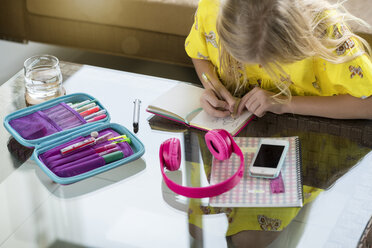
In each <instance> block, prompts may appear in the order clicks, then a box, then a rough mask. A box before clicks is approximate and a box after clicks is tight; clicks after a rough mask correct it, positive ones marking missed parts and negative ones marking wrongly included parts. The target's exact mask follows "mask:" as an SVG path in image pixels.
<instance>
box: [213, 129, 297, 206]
mask: <svg viewBox="0 0 372 248" xmlns="http://www.w3.org/2000/svg"><path fill="white" fill-rule="evenodd" d="M278 139H287V140H288V141H289V149H288V153H287V156H286V158H285V161H284V164H283V167H282V170H281V174H282V178H283V183H284V189H285V192H284V193H277V194H276V193H272V192H271V190H270V179H265V178H255V177H250V176H249V173H248V166H249V164H250V163H251V161H252V159H253V156H254V153H255V151H256V149H257V147H258V143H259V141H260V138H256V137H238V138H234V140H235V142H236V143H237V145H238V146H239V147H240V149H241V150H242V152H243V154H244V159H245V165H246V167H245V173H244V176H243V178H242V179H241V181H240V182H239V184H238V185H237V186H235V187H234V188H233V189H232V190H230V191H228V192H226V193H224V194H222V195H219V196H216V197H211V198H210V200H209V204H210V205H211V206H214V207H302V205H303V191H302V166H301V152H300V149H301V147H300V142H299V138H298V137H297V136H295V137H281V138H278ZM239 165H240V159H239V156H237V155H236V154H233V155H232V156H231V157H230V159H228V160H224V161H219V160H217V159H215V158H214V159H213V162H212V171H211V184H216V183H218V182H221V181H224V180H226V179H228V178H229V177H231V176H232V175H233V174H234V173H235V172H236V171H237V169H238V167H239Z"/></svg>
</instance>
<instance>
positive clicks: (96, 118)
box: [87, 114, 107, 122]
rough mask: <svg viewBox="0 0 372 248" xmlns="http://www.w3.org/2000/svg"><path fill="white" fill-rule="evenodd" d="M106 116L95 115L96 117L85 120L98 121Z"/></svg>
mask: <svg viewBox="0 0 372 248" xmlns="http://www.w3.org/2000/svg"><path fill="white" fill-rule="evenodd" d="M106 117H107V116H106V115H105V114H103V115H99V116H96V117H93V118H91V119H89V120H87V122H93V121H99V120H102V119H105V118H106Z"/></svg>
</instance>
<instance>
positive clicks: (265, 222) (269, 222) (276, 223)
mask: <svg viewBox="0 0 372 248" xmlns="http://www.w3.org/2000/svg"><path fill="white" fill-rule="evenodd" d="M257 220H258V223H259V224H260V227H261V229H262V230H264V231H278V230H279V228H280V226H281V225H282V221H281V220H279V219H272V218H269V217H267V216H265V215H257Z"/></svg>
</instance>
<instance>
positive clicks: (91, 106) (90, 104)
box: [74, 102, 96, 113]
mask: <svg viewBox="0 0 372 248" xmlns="http://www.w3.org/2000/svg"><path fill="white" fill-rule="evenodd" d="M94 106H96V104H95V103H94V102H92V103H89V104H87V105H84V106H83V107H80V108H74V109H75V110H76V112H79V113H81V112H83V111H85V110H88V109H90V108H93V107H94Z"/></svg>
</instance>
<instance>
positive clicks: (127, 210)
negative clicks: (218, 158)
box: [0, 66, 372, 248]
mask: <svg viewBox="0 0 372 248" xmlns="http://www.w3.org/2000/svg"><path fill="white" fill-rule="evenodd" d="M79 68H80V69H79ZM76 69H79V70H78V71H77V72H76V73H72V75H71V76H70V77H69V78H68V79H67V80H66V81H65V82H64V86H65V88H66V90H67V93H76V92H85V93H88V94H90V95H92V96H94V97H96V98H97V99H99V100H100V101H101V102H102V104H103V105H104V106H105V107H106V108H107V109H108V111H109V113H110V115H111V122H114V123H119V124H121V125H124V126H126V127H127V128H129V129H130V130H132V111H133V100H134V99H135V98H139V99H141V101H142V104H141V113H140V124H139V132H138V134H137V136H138V138H139V139H140V140H141V141H142V142H143V143H144V145H145V148H146V152H145V154H144V156H142V158H140V159H138V160H137V161H134V162H132V163H130V164H127V165H125V166H120V167H118V168H116V169H114V170H111V171H108V172H106V173H103V174H100V175H97V176H95V177H92V178H89V179H87V180H83V181H80V182H77V183H74V184H72V185H67V186H61V185H58V184H55V183H53V182H52V181H51V180H50V179H49V178H48V177H47V176H46V175H45V174H44V173H43V172H42V171H41V170H40V169H39V167H38V166H37V165H36V163H35V162H34V161H32V160H28V161H26V162H25V163H23V164H21V165H19V164H17V163H16V162H15V161H14V159H13V158H12V157H11V155H10V154H9V152H8V151H7V149H6V147H4V146H6V144H5V143H6V141H7V139H8V138H9V134H7V133H6V131H5V129H4V128H2V130H1V132H0V133H1V136H0V137H1V142H2V143H1V146H0V149H1V150H0V152H1V159H2V160H3V161H5V162H4V163H5V164H1V166H0V171H2V172H0V174H2V175H0V247H1V248H8V247H9V248H13V247H21V248H22V247H27V248H28V247H51V246H52V247H53V245H62V246H61V247H75V246H73V245H78V247H213V248H217V247H227V242H226V239H225V232H226V229H227V220H226V217H225V215H224V214H218V215H208V216H203V226H204V228H203V240H202V241H196V240H194V239H193V238H192V237H191V235H190V233H189V229H188V216H187V213H186V211H187V203H186V202H185V201H184V200H185V199H184V198H180V200H178V201H176V200H175V199H172V195H171V194H170V192H169V190H167V189H165V187H164V185H163V186H162V178H161V174H160V170H159V161H158V149H159V146H160V144H161V142H162V141H164V140H165V139H167V138H169V137H178V138H179V139H181V144H183V146H184V136H183V134H182V133H169V132H161V131H155V130H152V129H151V128H150V126H149V124H148V122H147V119H148V118H149V117H151V115H150V114H149V113H147V112H145V108H146V106H147V105H148V104H149V103H150V102H151V101H152V100H153V99H155V98H156V97H157V96H159V95H160V94H161V93H163V92H165V91H167V90H168V89H169V88H170V87H172V86H174V85H175V84H177V83H179V82H178V81H174V80H168V79H163V78H156V77H151V76H144V75H140V74H133V73H127V72H123V71H115V70H108V69H103V68H98V67H92V66H81V67H80V66H79V67H76ZM17 77H20V75H16V76H15V78H17ZM15 78H13V79H11V80H10V81H8V82H7V83H5V84H4V85H3V86H2V87H0V97H1V100H0V101H1V102H0V103H2V112H1V118H2V119H3V118H4V116H5V115H6V114H9V113H10V112H12V111H15V110H16V109H18V108H20V107H23V106H22V104H20V105H19V104H18V105H17V104H16V103H17V102H18V103H19V102H22V99H21V97H22V92H21V89H22V87H21V85H16V83H15V82H14V79H15ZM11 84H13V85H11ZM18 84H19V83H18ZM17 89H18V90H19V91H20V92H18V93H17V92H16V90H17ZM9 95H10V96H12V97H11V98H10V99H11V101H9ZM6 96H8V98H7V99H6V98H4V97H6ZM182 155H184V154H182ZM185 164H186V162H185V161H183V166H184V165H185ZM14 166H15V167H17V166H19V167H18V168H14ZM183 173H184V174H187V171H186V172H185V171H184V172H183ZM371 178H372V154H371V153H370V154H369V155H367V156H366V157H365V158H364V159H363V160H362V161H361V163H360V164H359V165H358V166H357V167H356V168H355V169H353V170H351V171H350V172H348V173H347V174H346V175H344V176H343V177H342V178H341V179H340V180H338V181H337V182H336V184H335V185H334V187H332V188H331V189H330V190H328V191H326V192H324V193H322V194H321V195H320V196H319V197H318V198H317V199H316V200H315V201H314V202H313V203H311V204H308V205H306V206H305V207H304V208H303V209H302V210H301V212H300V214H299V215H298V216H297V217H296V218H295V219H294V220H293V221H292V223H291V224H290V225H289V226H288V227H287V228H286V229H285V231H283V232H282V234H281V235H280V236H279V238H278V239H276V240H275V241H274V243H273V244H272V245H271V247H354V246H355V245H356V244H357V242H358V240H359V237H360V235H361V233H362V231H363V228H364V225H365V224H366V223H367V221H368V219H369V218H370V216H371V213H372V180H371ZM167 196H169V197H168V198H170V200H169V199H168V200H167V201H165V200H164V197H167Z"/></svg>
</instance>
